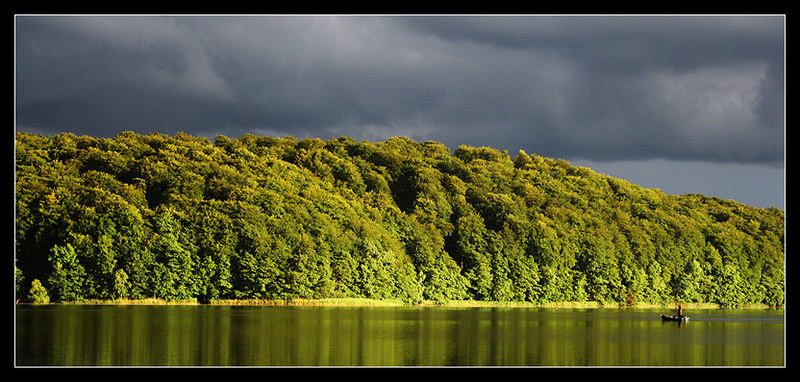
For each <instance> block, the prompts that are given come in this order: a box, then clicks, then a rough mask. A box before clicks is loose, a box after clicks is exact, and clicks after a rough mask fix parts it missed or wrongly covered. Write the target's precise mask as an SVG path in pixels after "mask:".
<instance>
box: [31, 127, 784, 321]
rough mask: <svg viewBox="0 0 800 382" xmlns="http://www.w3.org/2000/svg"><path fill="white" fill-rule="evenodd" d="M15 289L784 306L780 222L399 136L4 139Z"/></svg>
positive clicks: (720, 204) (57, 293)
mask: <svg viewBox="0 0 800 382" xmlns="http://www.w3.org/2000/svg"><path fill="white" fill-rule="evenodd" d="M15 177H16V189H15V191H16V192H15V202H16V211H15V213H16V215H15V220H16V228H15V229H16V254H15V256H16V257H15V259H16V262H15V264H16V286H17V296H18V297H19V298H21V299H23V300H26V299H40V298H42V299H49V300H50V301H81V300H85V299H119V298H129V299H142V298H158V299H164V300H167V301H183V300H192V299H196V300H197V301H200V302H208V301H213V300H215V299H287V300H291V299H299V298H309V299H314V298H336V297H365V298H374V299H401V300H403V301H407V302H410V303H418V302H422V301H433V302H446V301H453V300H487V301H530V302H535V303H546V302H554V301H572V302H581V301H598V302H600V303H602V304H620V305H636V304H641V303H651V304H660V303H664V304H666V303H671V302H674V301H682V302H709V303H718V304H720V305H721V306H724V307H736V306H742V305H745V304H750V303H763V304H768V305H771V306H775V305H782V304H783V301H784V277H785V275H784V211H782V210H780V209H777V208H768V209H762V208H755V207H751V206H747V205H743V204H740V203H737V202H735V201H730V200H722V199H719V198H715V197H707V196H704V195H698V194H688V195H667V194H665V193H663V192H662V191H660V190H657V189H646V188H642V187H640V186H637V185H634V184H631V183H629V182H627V181H624V180H621V179H616V178H613V177H610V176H607V175H603V174H598V173H595V172H593V171H592V170H590V169H588V168H583V167H576V166H572V165H570V163H569V162H567V161H565V160H562V159H550V158H545V157H541V156H538V155H535V154H528V153H526V152H524V151H519V152H518V153H516V154H515V155H513V157H512V156H511V155H509V153H508V152H506V151H499V150H496V149H492V148H487V147H469V146H460V147H458V148H457V149H456V150H455V151H454V152H451V150H450V149H449V148H447V147H445V146H444V145H443V144H441V143H437V142H433V141H426V142H415V141H412V140H410V139H408V138H403V137H399V138H391V139H388V140H386V141H383V142H377V143H376V142H357V141H354V140H353V139H350V138H346V137H342V138H337V139H330V140H327V141H323V140H320V139H297V138H293V137H285V138H272V137H263V136H255V135H250V134H247V135H244V136H242V137H240V138H238V139H232V138H228V137H225V136H218V137H216V138H215V139H214V141H213V142H212V141H210V140H209V139H207V138H203V137H194V136H190V135H187V134H183V133H180V134H177V135H175V136H168V135H163V134H155V133H154V134H148V135H139V134H135V133H132V132H123V133H120V134H118V135H117V136H115V137H114V138H93V137H88V136H76V135H74V134H69V133H66V134H59V135H55V136H44V135H35V134H24V133H18V134H17V135H16V174H15Z"/></svg>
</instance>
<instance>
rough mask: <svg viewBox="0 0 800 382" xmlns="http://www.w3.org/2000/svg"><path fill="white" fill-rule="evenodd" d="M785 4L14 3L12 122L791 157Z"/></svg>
mask: <svg viewBox="0 0 800 382" xmlns="http://www.w3.org/2000/svg"><path fill="white" fill-rule="evenodd" d="M783 23H784V19H783V18H782V17H762V16H743V17H733V16H724V17H685V16H679V17H655V16H649V17H632V16H625V17H599V16H590V17H572V16H563V17H506V16H500V17H483V16H468V17H455V16H444V17H425V16H410V17H388V16H380V17H379V16H357V17H356V16H349V17H348V16H342V17H328V16H308V17H294V16H263V17H233V16H226V17H160V16H159V17H156V16H152V17H33V16H20V17H17V29H16V33H17V47H16V49H17V50H16V52H17V62H16V75H17V100H16V101H17V128H18V130H20V131H40V132H50V133H52V132H59V131H72V132H75V133H78V134H90V135H99V136H113V135H114V134H116V133H117V132H119V131H123V130H133V131H137V132H141V133H148V132H151V131H159V132H163V133H167V134H170V133H174V132H177V131H184V132H188V133H194V134H201V135H205V136H210V137H213V136H214V135H216V134H226V135H229V136H234V137H237V136H240V135H241V134H243V133H246V132H251V133H256V134H267V135H279V136H282V135H295V136H299V137H303V136H314V137H317V136H318V137H322V138H327V137H335V136H340V135H347V136H351V137H353V138H356V139H369V140H379V139H385V138H387V137H390V136H395V135H406V136H409V137H411V138H413V139H417V140H424V139H434V140H438V141H441V142H444V143H445V144H447V145H448V146H449V147H451V148H455V147H456V146H457V145H459V144H469V145H475V146H484V145H485V146H493V147H498V148H502V149H508V150H509V151H510V152H512V153H514V152H516V150H518V149H525V150H526V151H528V152H536V153H539V154H541V155H546V156H552V157H563V158H585V159H588V160H596V161H600V160H611V159H645V158H665V159H679V160H690V159H691V160H701V159H702V160H714V161H727V162H754V163H773V164H774V163H778V162H782V159H783V122H784V121H783V93H784V87H783V83H784V79H783V72H784V69H783V60H784V58H783V49H784V47H783V28H784V26H783Z"/></svg>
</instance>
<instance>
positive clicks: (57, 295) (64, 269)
mask: <svg viewBox="0 0 800 382" xmlns="http://www.w3.org/2000/svg"><path fill="white" fill-rule="evenodd" d="M48 260H50V263H51V264H52V266H53V270H52V272H51V273H50V277H49V278H48V280H47V281H48V284H49V285H50V289H51V291H52V292H53V294H54V296H53V297H54V299H55V300H56V301H81V300H83V298H84V284H85V282H86V271H85V270H84V268H83V266H82V265H80V264H79V263H78V255H77V254H76V253H75V249H74V248H73V247H72V245H70V244H67V245H65V246H58V245H57V246H54V247H53V248H52V249H51V250H50V256H49V257H48Z"/></svg>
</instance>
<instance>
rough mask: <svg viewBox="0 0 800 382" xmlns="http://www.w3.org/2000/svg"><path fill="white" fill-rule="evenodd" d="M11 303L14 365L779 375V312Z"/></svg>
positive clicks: (781, 333) (781, 329) (781, 334)
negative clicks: (719, 369) (683, 370)
mask: <svg viewBox="0 0 800 382" xmlns="http://www.w3.org/2000/svg"><path fill="white" fill-rule="evenodd" d="M662 312H664V313H665V312H666V311H664V310H653V309H551V308H467V307H458V308H450V307H412V306H408V307H307V306H218V305H166V306H165V305H152V306H141V305H128V306H113V305H17V306H16V313H15V314H16V322H15V325H16V338H15V341H16V365H17V366H783V365H784V362H785V357H784V349H785V340H784V314H783V311H782V310H687V312H686V313H687V314H689V315H690V316H691V320H690V322H688V323H685V324H681V325H679V324H678V323H675V322H662V321H661V319H660V317H659V315H660V313H662Z"/></svg>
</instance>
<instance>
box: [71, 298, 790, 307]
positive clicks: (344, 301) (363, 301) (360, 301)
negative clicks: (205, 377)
mask: <svg viewBox="0 0 800 382" xmlns="http://www.w3.org/2000/svg"><path fill="white" fill-rule="evenodd" d="M57 304H63V305H204V304H201V303H200V302H198V301H196V300H185V301H165V300H163V299H156V298H146V299H137V300H131V299H117V300H83V301H80V302H64V303H57ZM206 305H230V306H233V305H236V306H412V305H414V306H441V307H454V308H458V307H467V308H473V307H474V308H494V307H499V308H564V309H568V308H573V309H575V308H580V309H592V308H597V309H599V308H610V309H619V308H629V309H656V308H663V309H674V308H675V307H676V305H675V304H674V303H669V304H638V305H635V306H630V307H627V306H620V305H617V304H601V303H599V302H596V301H587V302H550V303H546V304H535V303H531V302H501V301H471V300H470V301H450V302H447V303H437V302H432V301H425V302H423V303H421V304H410V303H407V302H404V301H401V300H372V299H367V298H326V299H294V300H272V299H269V300H268V299H249V300H233V299H231V300H211V301H210V302H209V303H208V304H206ZM683 306H684V309H718V308H720V306H719V305H718V304H714V303H683ZM741 308H743V309H769V308H770V306H768V305H765V304H754V305H747V306H743V307H741ZM779 308H780V309H782V308H783V307H779Z"/></svg>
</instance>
